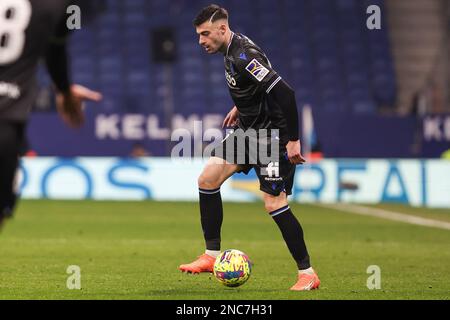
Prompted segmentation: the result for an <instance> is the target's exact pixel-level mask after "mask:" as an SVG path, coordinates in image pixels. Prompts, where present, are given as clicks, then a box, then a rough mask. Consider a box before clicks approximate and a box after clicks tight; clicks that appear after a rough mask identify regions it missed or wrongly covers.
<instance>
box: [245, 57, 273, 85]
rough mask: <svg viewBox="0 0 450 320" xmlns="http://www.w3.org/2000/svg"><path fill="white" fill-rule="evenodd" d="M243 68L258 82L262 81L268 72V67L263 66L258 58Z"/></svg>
mask: <svg viewBox="0 0 450 320" xmlns="http://www.w3.org/2000/svg"><path fill="white" fill-rule="evenodd" d="M245 70H247V71H248V72H250V74H251V75H252V76H254V77H255V78H256V80H258V81H259V82H261V81H263V80H264V78H265V77H266V76H267V75H268V74H269V72H270V71H269V69H267V68H266V67H264V66H263V65H262V64H261V63H259V61H258V60H256V59H253V60H252V61H251V62H250V63H249V64H248V65H247V66H246V67H245Z"/></svg>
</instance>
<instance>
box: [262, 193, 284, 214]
mask: <svg viewBox="0 0 450 320" xmlns="http://www.w3.org/2000/svg"><path fill="white" fill-rule="evenodd" d="M286 204H287V203H286V201H285V200H284V199H282V198H279V197H270V198H268V197H266V198H265V199H264V207H265V209H266V211H267V212H268V213H271V212H274V211H275V210H278V209H280V208H282V207H284V206H286Z"/></svg>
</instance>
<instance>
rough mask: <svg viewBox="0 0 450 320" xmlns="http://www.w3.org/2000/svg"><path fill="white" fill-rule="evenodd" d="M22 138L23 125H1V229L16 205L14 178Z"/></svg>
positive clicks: (7, 123)
mask: <svg viewBox="0 0 450 320" xmlns="http://www.w3.org/2000/svg"><path fill="white" fill-rule="evenodd" d="M21 136H22V126H21V125H16V124H12V123H9V122H1V123H0V150H1V152H0V228H1V226H2V224H3V223H4V220H5V219H6V218H7V217H9V216H11V215H12V212H13V210H14V206H15V203H16V198H17V195H16V193H15V190H14V178H15V176H16V170H17V166H18V163H19V160H18V157H19V147H20V143H21Z"/></svg>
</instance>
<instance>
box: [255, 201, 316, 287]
mask: <svg viewBox="0 0 450 320" xmlns="http://www.w3.org/2000/svg"><path fill="white" fill-rule="evenodd" d="M264 205H265V208H266V211H267V212H268V213H269V214H270V215H271V217H272V218H273V220H274V221H275V223H276V224H277V225H278V228H279V229H280V231H281V234H282V235H283V238H284V241H285V242H286V245H287V247H288V248H289V251H290V252H291V255H292V257H293V258H294V260H295V262H296V263H297V266H298V270H299V272H298V281H297V283H296V284H295V285H294V286H293V287H292V288H291V290H312V289H316V288H318V287H319V285H320V280H319V278H318V276H317V274H316V273H315V272H314V270H313V269H312V268H311V264H310V261H309V254H308V249H307V248H306V243H305V239H304V235H303V228H302V226H301V225H300V223H299V221H298V220H297V218H296V217H295V216H294V214H293V213H292V211H291V209H290V207H289V205H288V201H287V196H286V193H285V192H281V193H280V194H279V195H278V196H276V195H272V194H268V193H264Z"/></svg>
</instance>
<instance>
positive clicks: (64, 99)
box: [45, 19, 102, 127]
mask: <svg viewBox="0 0 450 320" xmlns="http://www.w3.org/2000/svg"><path fill="white" fill-rule="evenodd" d="M68 33H69V30H68V29H67V27H66V23H65V19H62V20H61V22H60V23H59V25H58V27H57V30H56V33H55V35H54V37H53V38H51V39H50V41H49V43H48V46H47V50H46V54H45V62H46V65H47V70H48V73H49V74H50V77H51V78H52V81H53V83H54V85H55V87H56V91H57V95H56V106H57V109H58V112H59V114H60V115H61V117H62V118H63V120H64V122H66V123H67V124H68V125H69V126H71V127H79V126H81V125H82V124H83V123H84V113H83V108H82V105H83V101H84V100H92V101H99V100H101V98H102V96H101V94H100V93H98V92H95V91H91V90H89V89H87V88H85V87H83V86H80V85H74V84H72V83H71V81H70V74H69V69H70V68H69V58H68V54H67V45H66V41H67V37H68Z"/></svg>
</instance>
